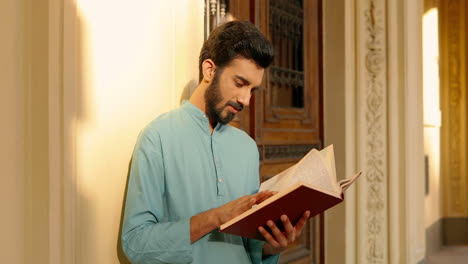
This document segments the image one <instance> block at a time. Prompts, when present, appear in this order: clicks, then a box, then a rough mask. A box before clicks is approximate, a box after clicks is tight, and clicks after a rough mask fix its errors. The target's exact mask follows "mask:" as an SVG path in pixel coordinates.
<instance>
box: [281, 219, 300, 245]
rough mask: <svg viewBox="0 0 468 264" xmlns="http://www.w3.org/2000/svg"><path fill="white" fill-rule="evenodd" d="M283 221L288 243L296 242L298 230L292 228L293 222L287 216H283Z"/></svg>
mask: <svg viewBox="0 0 468 264" xmlns="http://www.w3.org/2000/svg"><path fill="white" fill-rule="evenodd" d="M281 221H282V222H283V226H284V231H285V232H286V237H287V238H288V242H289V243H292V242H294V240H296V229H295V228H294V227H293V226H292V224H291V221H289V218H288V216H287V215H282V216H281Z"/></svg>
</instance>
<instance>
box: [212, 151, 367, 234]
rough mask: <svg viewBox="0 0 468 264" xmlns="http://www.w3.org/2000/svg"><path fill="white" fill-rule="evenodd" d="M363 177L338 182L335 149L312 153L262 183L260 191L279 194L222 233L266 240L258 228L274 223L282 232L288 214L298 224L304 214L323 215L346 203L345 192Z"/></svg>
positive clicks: (245, 214) (226, 226)
mask: <svg viewBox="0 0 468 264" xmlns="http://www.w3.org/2000/svg"><path fill="white" fill-rule="evenodd" d="M359 175H361V173H357V174H355V175H354V176H352V177H349V178H347V179H344V180H341V181H339V182H337V179H336V169H335V156H334V152H333V145H330V146H328V147H327V148H325V149H323V150H321V151H318V150H316V149H312V150H311V151H310V152H309V153H307V155H306V156H304V157H303V158H302V159H301V160H300V161H299V162H298V163H296V164H295V165H293V166H291V167H290V168H288V169H287V170H285V171H283V172H281V173H279V174H277V175H276V176H274V177H272V178H270V179H269V180H267V181H265V182H264V183H262V185H261V186H260V191H262V190H270V191H274V192H277V193H276V194H274V195H273V196H272V197H270V198H268V199H267V200H265V201H263V202H262V203H260V204H258V205H255V206H254V207H252V208H251V209H249V210H247V211H245V212H244V213H243V214H241V215H238V216H236V217H234V218H233V219H231V220H230V221H228V222H226V223H224V224H223V225H221V227H220V232H224V233H229V234H234V235H238V236H243V237H249V238H254V239H260V240H264V238H263V236H262V235H261V234H260V232H258V227H259V226H263V227H265V229H267V230H269V229H268V227H267V226H266V222H267V221H268V220H273V221H274V222H275V223H276V225H277V226H278V227H279V228H282V226H283V225H282V222H281V220H280V216H281V215H283V214H285V215H287V216H288V217H289V219H290V221H291V222H292V224H293V225H294V224H296V223H297V221H299V219H300V218H301V216H302V215H303V213H304V212H305V211H307V210H310V212H311V214H310V217H312V216H315V215H317V214H320V213H322V212H323V211H325V210H327V209H328V208H330V207H333V206H335V205H336V204H338V203H340V202H342V201H343V199H344V195H343V194H344V191H345V190H346V189H347V188H348V187H349V186H350V185H351V184H352V183H353V182H354V181H355V180H356V179H357V178H358V177H359Z"/></svg>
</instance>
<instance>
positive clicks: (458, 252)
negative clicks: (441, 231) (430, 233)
mask: <svg viewBox="0 0 468 264" xmlns="http://www.w3.org/2000/svg"><path fill="white" fill-rule="evenodd" d="M427 264H468V245H466V246H451V247H444V248H442V249H441V250H440V251H439V252H437V253H435V254H433V255H431V256H429V258H428V260H427Z"/></svg>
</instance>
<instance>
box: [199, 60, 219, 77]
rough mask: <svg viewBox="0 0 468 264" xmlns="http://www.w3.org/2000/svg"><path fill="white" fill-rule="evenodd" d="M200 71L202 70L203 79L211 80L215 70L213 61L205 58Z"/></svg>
mask: <svg viewBox="0 0 468 264" xmlns="http://www.w3.org/2000/svg"><path fill="white" fill-rule="evenodd" d="M202 71H203V81H206V82H211V81H212V80H213V77H214V75H215V72H216V65H215V63H214V62H213V61H212V60H210V59H206V60H205V61H203V63H202Z"/></svg>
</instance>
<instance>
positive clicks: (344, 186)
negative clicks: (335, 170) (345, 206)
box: [338, 172, 361, 193]
mask: <svg viewBox="0 0 468 264" xmlns="http://www.w3.org/2000/svg"><path fill="white" fill-rule="evenodd" d="M359 176H361V172H358V173H356V174H355V175H354V176H352V177H349V178H347V179H344V180H341V181H339V182H338V184H339V185H340V187H341V190H342V192H343V193H344V192H345V191H346V189H348V187H349V186H350V185H351V184H353V182H354V181H355V180H356V179H357V178H358V177H359Z"/></svg>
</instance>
